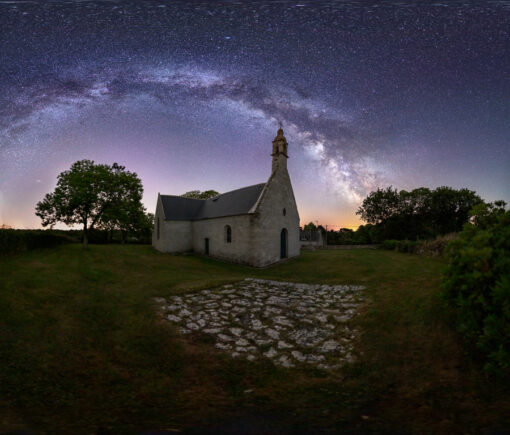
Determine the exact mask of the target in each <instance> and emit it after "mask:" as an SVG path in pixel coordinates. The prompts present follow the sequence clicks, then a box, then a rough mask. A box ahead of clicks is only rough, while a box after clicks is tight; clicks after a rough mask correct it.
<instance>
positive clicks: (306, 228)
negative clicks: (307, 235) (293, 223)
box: [303, 222, 317, 231]
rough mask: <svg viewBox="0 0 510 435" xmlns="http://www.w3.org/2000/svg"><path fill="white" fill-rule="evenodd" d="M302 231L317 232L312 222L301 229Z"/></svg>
mask: <svg viewBox="0 0 510 435" xmlns="http://www.w3.org/2000/svg"><path fill="white" fill-rule="evenodd" d="M303 230H305V231H308V230H311V231H316V230H317V225H315V224H314V223H313V222H308V223H307V224H306V225H305V226H304V227H303Z"/></svg>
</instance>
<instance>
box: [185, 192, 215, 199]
mask: <svg viewBox="0 0 510 435" xmlns="http://www.w3.org/2000/svg"><path fill="white" fill-rule="evenodd" d="M218 195H219V193H218V192H216V190H204V191H203V192H201V191H200V190H190V191H189V192H186V193H183V194H182V195H181V196H183V197H184V198H194V199H208V198H214V197H215V196H218Z"/></svg>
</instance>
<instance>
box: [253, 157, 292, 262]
mask: <svg viewBox="0 0 510 435" xmlns="http://www.w3.org/2000/svg"><path fill="white" fill-rule="evenodd" d="M284 209H285V214H284ZM284 228H285V229H287V246H288V248H287V257H288V258H291V257H296V256H298V255H299V254H300V252H301V245H300V243H299V213H298V210H297V206H296V200H295V199H294V193H293V191H292V185H291V182H290V177H289V173H288V172H287V168H286V167H284V166H279V167H278V168H277V169H276V170H275V172H273V174H272V175H271V177H270V178H269V181H268V183H267V185H266V187H265V189H264V191H263V192H262V198H261V199H260V203H259V204H258V206H257V209H256V212H255V214H254V219H253V227H252V234H253V236H252V237H253V238H252V242H253V245H252V249H253V251H254V252H255V253H256V256H255V262H254V265H255V266H267V265H269V264H272V263H276V262H277V261H280V260H281V258H280V235H281V231H282V229H284Z"/></svg>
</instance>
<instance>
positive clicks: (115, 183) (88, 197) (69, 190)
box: [36, 160, 145, 247]
mask: <svg viewBox="0 0 510 435" xmlns="http://www.w3.org/2000/svg"><path fill="white" fill-rule="evenodd" d="M142 194H143V187H142V183H141V181H140V179H139V178H138V176H137V175H136V173H134V172H129V171H126V170H125V167H124V166H120V165H118V164H117V163H114V164H113V165H112V166H109V165H105V164H95V163H94V162H93V161H91V160H80V161H77V162H75V163H74V164H73V165H72V166H71V169H70V170H68V171H64V172H62V173H61V174H60V175H59V176H58V179H57V186H56V188H55V191H54V192H53V193H48V194H46V196H45V197H44V199H43V200H42V201H40V202H38V203H37V206H36V215H37V216H39V217H40V218H41V219H42V225H43V226H48V225H49V226H50V227H53V225H55V224H56V223H57V222H63V223H65V224H66V225H76V224H78V225H83V246H84V247H87V244H88V232H89V231H90V230H93V229H94V228H95V227H96V226H97V227H99V228H101V227H102V228H116V227H118V228H119V229H126V228H128V227H131V226H132V225H134V224H135V222H136V221H137V220H138V219H139V218H140V216H141V214H142V213H144V211H145V210H144V208H143V206H142V204H141V198H142Z"/></svg>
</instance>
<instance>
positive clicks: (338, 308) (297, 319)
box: [156, 278, 363, 369]
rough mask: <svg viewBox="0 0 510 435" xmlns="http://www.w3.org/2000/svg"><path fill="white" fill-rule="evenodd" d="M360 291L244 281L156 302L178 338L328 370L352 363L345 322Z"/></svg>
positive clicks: (286, 364)
mask: <svg viewBox="0 0 510 435" xmlns="http://www.w3.org/2000/svg"><path fill="white" fill-rule="evenodd" d="M362 290H363V287H361V286H348V285H336V286H329V285H314V284H296V283H290V282H280V281H268V280H261V279H252V278H247V279H245V280H244V281H240V282H238V283H235V284H233V285H232V284H229V285H225V286H222V287H219V288H216V289H213V290H203V291H200V292H196V293H189V294H186V295H182V296H172V297H171V298H169V299H164V298H156V302H157V303H158V305H160V307H161V309H162V311H163V314H164V317H165V318H166V319H167V320H169V321H170V322H172V323H176V324H177V325H179V326H180V328H179V329H180V332H181V333H182V334H190V333H192V332H200V333H204V334H209V335H212V336H213V337H214V338H215V346H216V348H218V349H220V350H223V351H225V352H228V353H230V355H232V356H233V357H239V358H246V359H247V360H250V361H253V360H254V359H256V358H269V359H271V360H272V361H273V362H274V363H275V364H277V365H280V366H283V367H294V366H296V365H299V364H310V365H313V366H315V367H317V368H320V369H333V368H338V367H340V366H341V365H342V364H343V363H345V362H352V361H353V359H354V357H353V353H352V352H353V340H354V339H355V337H356V331H355V330H354V329H352V328H351V327H350V325H349V323H350V320H351V319H352V318H353V317H354V316H356V314H357V309H358V306H359V304H360V303H361V302H362V300H363V295H362Z"/></svg>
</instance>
